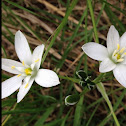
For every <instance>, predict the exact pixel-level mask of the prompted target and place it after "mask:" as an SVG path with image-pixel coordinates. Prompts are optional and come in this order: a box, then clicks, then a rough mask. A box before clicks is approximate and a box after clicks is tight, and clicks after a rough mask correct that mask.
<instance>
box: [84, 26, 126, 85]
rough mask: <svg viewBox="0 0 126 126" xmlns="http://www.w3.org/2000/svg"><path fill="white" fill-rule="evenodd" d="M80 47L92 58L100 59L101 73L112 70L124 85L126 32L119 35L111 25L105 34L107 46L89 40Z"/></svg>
mask: <svg viewBox="0 0 126 126" xmlns="http://www.w3.org/2000/svg"><path fill="white" fill-rule="evenodd" d="M82 49H83V51H84V52H85V53H86V54H87V55H88V56H89V57H91V58H92V59H95V60H98V61H102V62H101V63H100V67H99V71H100V72H101V73H105V72H109V71H111V70H113V74H114V76H115V78H116V79H117V80H118V82H119V83H120V84H122V85H123V86H124V87H126V32H125V33H124V34H123V35H122V36H121V37H119V33H118V31H117V30H116V29H115V27H114V26H111V27H110V29H109V32H108V35H107V48H106V47H105V46H103V45H101V44H97V43H95V42H89V43H87V44H84V45H83V46H82Z"/></svg>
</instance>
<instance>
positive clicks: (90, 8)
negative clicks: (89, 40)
mask: <svg viewBox="0 0 126 126" xmlns="http://www.w3.org/2000/svg"><path fill="white" fill-rule="evenodd" d="M87 3H88V6H89V10H90V14H91V19H92V23H93V28H94V34H95V39H96V42H97V43H99V39H98V33H97V28H96V24H95V18H94V13H93V8H92V4H91V0H87Z"/></svg>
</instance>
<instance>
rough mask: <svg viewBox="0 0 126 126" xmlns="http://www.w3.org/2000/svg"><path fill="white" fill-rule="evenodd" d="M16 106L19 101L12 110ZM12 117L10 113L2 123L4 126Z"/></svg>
mask: <svg viewBox="0 0 126 126" xmlns="http://www.w3.org/2000/svg"><path fill="white" fill-rule="evenodd" d="M16 106H17V103H15V104H14V107H13V108H12V110H14V109H15V108H16ZM10 117H11V114H9V115H8V116H7V117H6V119H5V120H4V121H3V123H2V126H4V125H5V123H6V122H7V121H8V120H9V118H10Z"/></svg>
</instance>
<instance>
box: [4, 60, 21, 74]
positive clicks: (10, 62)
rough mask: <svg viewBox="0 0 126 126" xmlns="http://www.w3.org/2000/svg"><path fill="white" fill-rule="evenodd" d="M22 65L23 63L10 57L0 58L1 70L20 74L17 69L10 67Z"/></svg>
mask: <svg viewBox="0 0 126 126" xmlns="http://www.w3.org/2000/svg"><path fill="white" fill-rule="evenodd" d="M12 66H15V67H23V65H22V64H21V63H20V62H17V61H14V60H11V59H4V58H2V70H5V71H7V72H9V73H13V74H20V72H19V71H18V70H17V69H12V68H11V67H12Z"/></svg>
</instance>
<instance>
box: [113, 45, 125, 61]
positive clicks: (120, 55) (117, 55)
mask: <svg viewBox="0 0 126 126" xmlns="http://www.w3.org/2000/svg"><path fill="white" fill-rule="evenodd" d="M125 56H126V48H125V47H123V48H121V49H120V45H119V44H117V49H116V50H115V51H114V52H113V54H112V59H113V61H114V62H116V63H120V62H122V61H123V60H124V57H125Z"/></svg>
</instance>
